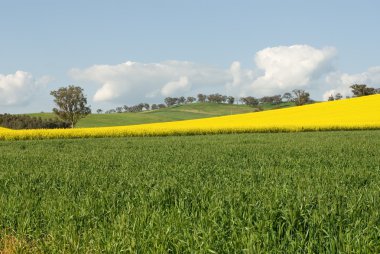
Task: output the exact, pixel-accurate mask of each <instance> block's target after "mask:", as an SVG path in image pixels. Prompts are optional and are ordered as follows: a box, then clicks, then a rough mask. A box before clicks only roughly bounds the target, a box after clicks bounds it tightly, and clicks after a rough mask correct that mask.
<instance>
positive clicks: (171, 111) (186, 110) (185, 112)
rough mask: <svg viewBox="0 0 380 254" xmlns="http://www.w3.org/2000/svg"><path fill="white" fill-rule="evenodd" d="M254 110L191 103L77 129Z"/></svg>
mask: <svg viewBox="0 0 380 254" xmlns="http://www.w3.org/2000/svg"><path fill="white" fill-rule="evenodd" d="M289 106H293V104H292V103H282V104H280V105H271V104H264V105H262V108H263V109H264V110H269V109H273V108H277V107H289ZM253 111H255V108H252V107H248V106H246V105H236V104H234V105H229V104H216V103H193V104H185V105H179V106H173V107H169V108H163V109H158V110H151V111H145V112H139V113H120V114H117V113H114V114H91V115H89V116H87V117H86V118H84V119H82V120H80V121H79V123H78V124H77V127H80V128H85V127H107V126H123V125H134V124H144V123H157V122H171V121H180V120H190V119H199V118H206V117H213V116H224V115H234V114H242V113H249V112H253ZM28 115H31V116H35V117H42V118H54V117H55V115H54V114H53V113H35V114H28Z"/></svg>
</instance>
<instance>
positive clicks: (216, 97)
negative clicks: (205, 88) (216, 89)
mask: <svg viewBox="0 0 380 254" xmlns="http://www.w3.org/2000/svg"><path fill="white" fill-rule="evenodd" d="M207 100H208V101H209V102H213V103H223V102H225V101H226V100H227V96H223V95H221V94H219V93H215V94H210V95H208V96H207Z"/></svg>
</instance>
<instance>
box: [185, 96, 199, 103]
mask: <svg viewBox="0 0 380 254" xmlns="http://www.w3.org/2000/svg"><path fill="white" fill-rule="evenodd" d="M196 100H197V99H195V98H194V97H192V96H189V97H187V98H186V103H193V102H194V101H196Z"/></svg>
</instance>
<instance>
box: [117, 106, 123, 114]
mask: <svg viewBox="0 0 380 254" xmlns="http://www.w3.org/2000/svg"><path fill="white" fill-rule="evenodd" d="M115 110H116V113H123V107H116V109H115Z"/></svg>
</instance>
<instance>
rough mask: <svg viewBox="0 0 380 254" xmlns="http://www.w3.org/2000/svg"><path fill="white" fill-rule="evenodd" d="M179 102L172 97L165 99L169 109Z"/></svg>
mask: <svg viewBox="0 0 380 254" xmlns="http://www.w3.org/2000/svg"><path fill="white" fill-rule="evenodd" d="M177 101H178V98H172V97H166V98H165V103H166V105H167V106H168V107H170V106H173V105H175V104H176V103H177Z"/></svg>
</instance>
